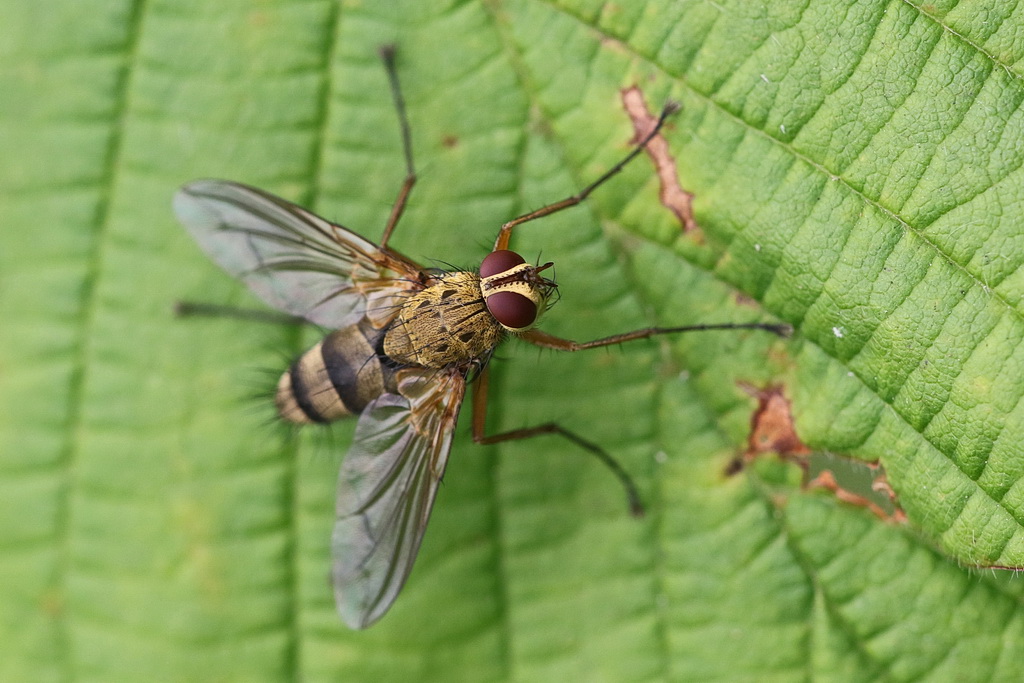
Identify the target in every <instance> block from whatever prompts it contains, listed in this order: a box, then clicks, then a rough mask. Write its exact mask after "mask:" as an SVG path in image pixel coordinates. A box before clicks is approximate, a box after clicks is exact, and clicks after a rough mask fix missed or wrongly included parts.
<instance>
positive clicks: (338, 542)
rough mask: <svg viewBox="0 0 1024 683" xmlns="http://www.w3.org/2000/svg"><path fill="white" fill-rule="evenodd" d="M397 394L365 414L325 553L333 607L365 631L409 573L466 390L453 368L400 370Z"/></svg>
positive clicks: (379, 400) (462, 376)
mask: <svg viewBox="0 0 1024 683" xmlns="http://www.w3.org/2000/svg"><path fill="white" fill-rule="evenodd" d="M398 372H399V380H398V381H399V384H398V391H399V393H398V394H384V395H383V396H380V397H379V398H377V399H375V400H374V401H373V402H372V403H370V404H369V405H368V406H367V407H366V409H365V410H364V411H363V414H362V416H361V417H360V418H359V423H358V425H357V426H356V434H355V440H354V443H353V446H352V448H351V450H349V452H348V454H347V455H346V456H345V461H344V462H343V463H342V465H341V473H340V475H339V477H338V502H337V514H338V518H337V521H336V522H335V524H334V536H333V538H332V541H331V553H332V555H333V559H334V566H333V583H334V597H335V601H336V602H337V606H338V612H339V613H340V614H341V618H342V619H344V620H345V623H346V624H348V625H349V626H351V627H352V628H358V629H361V628H366V627H367V626H369V625H370V624H372V623H373V622H375V621H377V620H378V619H380V618H381V616H383V615H384V613H385V612H387V610H388V608H390V607H391V603H393V602H394V601H395V598H396V597H397V596H398V592H399V591H400V590H401V589H402V585H403V584H404V583H405V580H406V578H407V577H408V576H409V572H410V571H411V570H412V565H413V562H415V560H416V553H417V552H418V551H419V548H420V541H422V540H423V532H424V531H425V530H426V528H427V520H428V519H429V518H430V509H431V507H432V506H433V503H434V496H435V494H436V493H437V485H438V483H439V482H440V481H441V476H442V475H443V474H444V468H445V464H446V463H447V462H448V451H449V449H450V448H451V444H452V432H453V430H454V429H455V422H456V419H457V418H458V414H459V407H460V406H461V404H462V398H463V396H464V395H465V392H466V375H465V373H464V372H462V371H459V370H450V371H444V370H442V371H437V370H427V369H424V368H406V369H403V370H399V371H398Z"/></svg>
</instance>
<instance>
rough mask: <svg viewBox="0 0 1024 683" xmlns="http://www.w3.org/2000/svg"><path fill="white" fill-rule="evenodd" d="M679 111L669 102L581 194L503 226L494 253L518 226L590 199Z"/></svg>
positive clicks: (506, 247) (677, 105)
mask: <svg viewBox="0 0 1024 683" xmlns="http://www.w3.org/2000/svg"><path fill="white" fill-rule="evenodd" d="M677 111H679V103H678V102H671V101H670V102H667V103H666V104H665V106H664V107H663V108H662V110H661V116H659V117H658V122H657V123H656V124H654V128H652V129H651V132H650V133H648V134H647V135H645V136H644V139H643V140H641V141H640V142H638V143H637V145H636V147H634V148H633V150H632V151H631V152H630V153H629V154H627V155H626V156H625V158H624V159H623V160H622V161H620V162H619V163H617V164H615V165H614V166H612V167H611V168H610V169H608V171H606V172H605V174H604V175H602V176H601V177H600V178H598V179H597V180H595V181H594V182H592V183H591V184H590V185H587V186H586V187H585V188H583V189H582V190H580V192H579V193H577V194H575V195H573V196H572V197H566V198H565V199H563V200H562V201H560V202H555V203H554V204H548V205H547V206H542V207H541V208H539V209H537V210H535V211H531V212H530V213H526V214H523V215H522V216H519V217H518V218H513V219H512V220H510V221H509V222H508V223H505V224H504V225H503V226H501V230H499V231H498V239H496V240H495V241H494V251H498V250H499V249H508V243H509V240H510V239H511V238H512V229H513V228H514V227H516V226H517V225H522V224H523V223H526V222H528V221H532V220H534V219H536V218H543V217H544V216H550V215H551V214H553V213H557V212H559V211H561V210H562V209H568V208H569V207H572V206H576V205H577V204H579V203H580V202H582V201H583V200H584V199H586V198H587V197H589V196H590V193H591V192H593V191H594V190H596V189H597V188H598V187H600V186H601V185H603V184H604V183H605V181H607V180H609V179H610V178H611V177H612V176H614V175H615V174H617V173H618V172H619V171H621V170H622V169H623V168H624V167H625V166H626V164H628V163H629V162H631V161H632V160H633V159H635V158H636V157H637V155H638V154H640V152H642V151H643V149H644V147H646V146H647V143H648V142H650V141H651V140H653V139H654V137H655V136H656V135H657V134H658V133H659V132H660V131H661V127H662V126H664V125H665V121H666V120H667V119H668V117H669V116H671V115H672V114H675V113H676V112H677Z"/></svg>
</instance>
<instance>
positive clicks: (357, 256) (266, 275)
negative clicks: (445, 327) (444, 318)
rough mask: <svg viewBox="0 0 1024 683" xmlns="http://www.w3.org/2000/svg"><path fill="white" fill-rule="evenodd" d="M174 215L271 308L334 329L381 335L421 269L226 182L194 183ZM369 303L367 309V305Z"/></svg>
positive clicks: (418, 283)
mask: <svg viewBox="0 0 1024 683" xmlns="http://www.w3.org/2000/svg"><path fill="white" fill-rule="evenodd" d="M174 212H175V213H176V214H177V216H178V220H180V221H181V223H182V224H183V225H184V226H185V228H186V229H187V230H188V231H189V233H190V234H191V235H192V237H194V238H195V240H196V241H197V242H198V243H199V245H200V246H201V247H202V248H203V250H204V251H205V252H206V253H207V254H208V255H209V256H210V258H212V259H213V260H214V261H215V262H216V263H217V264H218V265H220V266H221V267H222V268H224V270H226V271H228V272H229V273H231V274H232V275H234V276H235V277H237V278H239V279H240V280H242V281H243V282H245V284H247V285H248V286H249V288H250V289H252V291H253V292H255V293H256V294H257V295H258V296H259V297H260V298H261V299H263V300H264V301H266V302H267V303H268V304H270V305H271V306H274V307H275V308H279V309H281V310H284V311H287V312H288V313H291V314H293V315H297V316H301V317H303V318H306V319H307V320H310V321H312V322H314V323H316V324H318V325H322V326H324V327H328V328H331V329H338V328H341V327H345V326H347V325H352V324H355V323H356V322H358V321H359V320H360V319H361V318H362V317H363V316H364V315H366V316H368V317H369V318H370V319H371V320H372V321H374V322H375V323H377V324H378V326H380V327H382V326H383V325H384V324H386V322H387V321H388V320H390V319H391V318H392V317H393V314H394V312H395V311H396V310H397V306H398V305H399V304H400V303H401V298H402V297H403V296H405V295H406V294H407V293H408V292H409V291H410V290H413V289H420V288H422V282H423V278H422V269H421V268H420V267H419V266H418V265H416V264H415V263H413V262H411V261H409V260H408V259H406V258H404V257H402V256H400V255H399V254H397V253H395V252H393V251H390V250H388V251H382V250H381V249H379V248H378V247H377V246H376V245H374V244H373V243H371V242H369V241H367V240H366V239H364V238H362V237H360V236H359V235H357V234H355V233H354V232H352V231H350V230H347V229H345V228H343V227H341V226H338V225H334V224H332V223H330V222H328V221H326V220H324V219H323V218H320V217H319V216H317V215H315V214H312V213H310V212H309V211H306V210H305V209H303V208H302V207H299V206H296V205H295V204H292V203H291V202H288V201H285V200H284V199H281V198H280V197H275V196H274V195H272V194H268V193H266V192H263V191H261V190H257V189H256V188H253V187H249V186H247V185H241V184H239V183H233V182H230V181H226V180H197V181H195V182H192V183H189V184H188V185H185V186H184V187H182V188H181V189H180V190H179V191H178V193H177V194H176V195H175V197H174ZM368 301H369V303H368Z"/></svg>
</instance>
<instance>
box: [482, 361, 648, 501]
mask: <svg viewBox="0 0 1024 683" xmlns="http://www.w3.org/2000/svg"><path fill="white" fill-rule="evenodd" d="M489 379H490V375H489V373H488V369H487V368H484V369H483V370H481V371H480V374H479V375H478V376H477V378H476V381H475V382H474V383H473V441H475V442H476V443H479V444H494V443H501V442H502V441H517V440H519V439H529V438H531V437H534V436H542V435H544V434H557V435H559V436H562V437H565V438H566V439H568V440H569V441H572V442H573V443H574V444H576V445H577V446H579V447H580V448H582V449H584V450H586V451H587V452H589V453H590V454H592V455H594V456H596V457H597V459H598V460H600V461H601V462H603V463H604V464H605V465H607V466H608V467H609V468H610V469H611V471H612V472H613V473H614V474H615V476H616V477H617V478H618V479H619V481H620V482H621V483H622V486H623V487H624V488H625V489H626V498H627V500H628V502H629V510H630V512H631V513H632V514H633V515H634V516H635V517H642V516H643V514H644V506H643V503H642V502H640V493H639V492H638V491H637V488H636V484H635V483H633V479H632V477H630V476H629V473H627V472H626V470H625V469H623V468H622V465H620V464H619V463H618V462H617V461H616V460H615V458H613V457H612V456H611V455H609V454H608V452H607V451H605V450H604V449H603V448H601V447H600V446H598V445H597V444H595V443H593V442H591V441H587V440H586V439H584V438H583V437H581V436H579V435H578V434H575V433H574V432H570V431H569V430H568V429H566V428H564V427H562V426H561V425H559V424H558V423H556V422H545V423H544V424H541V425H537V426H536V427H526V428H523V429H513V430H511V431H508V432H501V433H500V434H490V435H488V434H487V389H488V384H489Z"/></svg>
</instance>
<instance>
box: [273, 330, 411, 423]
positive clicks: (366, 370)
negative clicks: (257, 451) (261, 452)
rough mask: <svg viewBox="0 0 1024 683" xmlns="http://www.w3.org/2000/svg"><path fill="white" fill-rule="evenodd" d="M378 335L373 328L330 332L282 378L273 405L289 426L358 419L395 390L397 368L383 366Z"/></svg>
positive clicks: (378, 332)
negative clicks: (377, 348) (365, 410)
mask: <svg viewBox="0 0 1024 683" xmlns="http://www.w3.org/2000/svg"><path fill="white" fill-rule="evenodd" d="M379 336H380V331H379V330H376V329H374V328H373V327H372V326H371V325H369V324H366V323H364V324H361V325H353V326H352V327H346V328H344V329H341V330H338V331H336V332H332V333H331V334H329V335H327V336H326V337H325V338H324V340H323V341H321V342H320V343H319V344H317V345H316V346H314V347H313V348H311V349H310V350H309V351H307V352H306V353H304V354H302V356H300V357H299V358H298V360H296V361H295V362H294V363H292V366H291V367H290V368H289V369H288V370H286V371H285V372H284V374H282V375H281V379H280V381H279V382H278V383H277V394H276V396H275V399H274V402H275V403H276V405H277V412H278V414H279V415H280V416H281V417H282V418H283V419H285V420H287V421H289V422H296V423H310V422H331V421H333V420H339V419H341V418H343V417H347V416H348V415H358V414H359V413H361V412H362V410H363V408H365V407H366V405H367V404H368V403H369V402H370V401H372V400H373V399H375V398H377V397H378V396H380V395H381V394H382V393H384V392H386V391H391V392H393V391H394V390H395V379H394V370H393V369H392V368H390V367H389V366H387V365H386V364H384V363H382V362H381V359H380V357H379V356H378V354H377V350H376V344H377V340H378V338H379Z"/></svg>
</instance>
